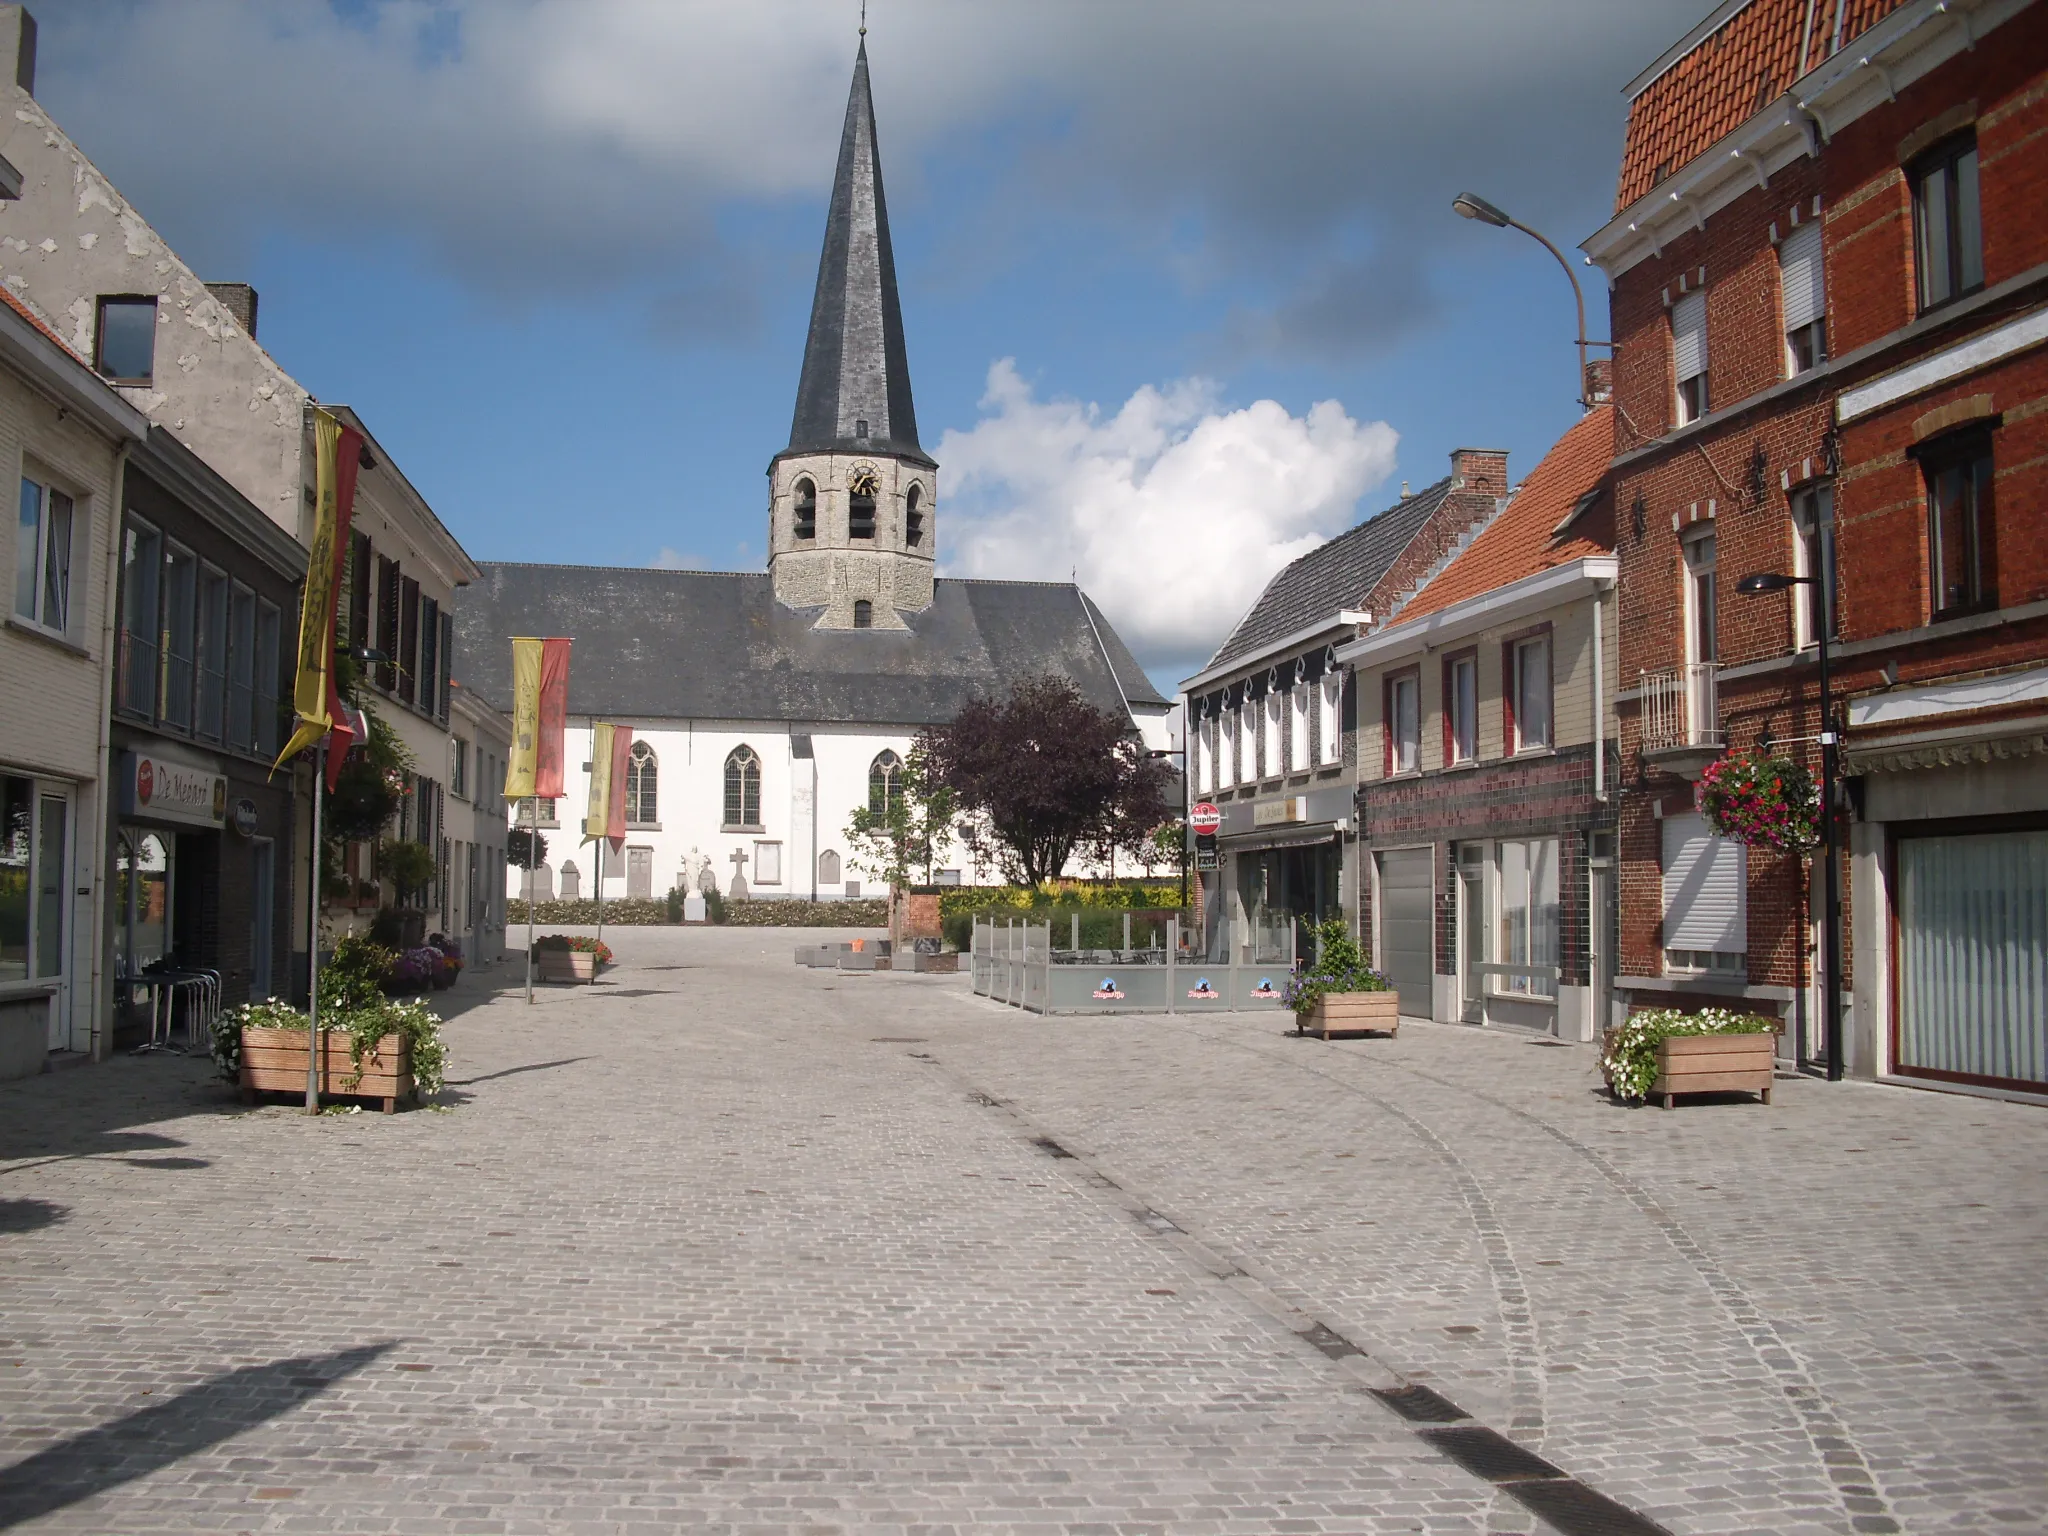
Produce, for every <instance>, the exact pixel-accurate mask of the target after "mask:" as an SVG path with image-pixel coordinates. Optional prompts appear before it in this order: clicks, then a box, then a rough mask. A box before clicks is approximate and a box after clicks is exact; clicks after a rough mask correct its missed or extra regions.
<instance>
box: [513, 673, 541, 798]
mask: <svg viewBox="0 0 2048 1536" xmlns="http://www.w3.org/2000/svg"><path fill="white" fill-rule="evenodd" d="M542 644H543V642H541V641H539V640H514V641H513V642H512V757H511V760H510V761H509V762H508V763H507V765H506V768H505V798H506V799H507V800H524V799H526V798H527V796H529V795H531V794H532V793H533V792H534V791H533V776H534V769H535V768H536V766H537V765H538V764H539V761H540V655H541V646H542Z"/></svg>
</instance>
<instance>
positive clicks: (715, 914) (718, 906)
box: [704, 890, 728, 923]
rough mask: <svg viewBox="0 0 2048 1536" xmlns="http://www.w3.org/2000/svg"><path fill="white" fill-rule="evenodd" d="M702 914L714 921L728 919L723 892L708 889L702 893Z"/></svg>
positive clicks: (719, 921)
mask: <svg viewBox="0 0 2048 1536" xmlns="http://www.w3.org/2000/svg"><path fill="white" fill-rule="evenodd" d="M704 916H705V917H706V918H707V919H709V920H710V921H711V922H714V923H723V922H725V921H727V920H728V913H727V909H726V902H725V892H723V891H719V890H710V891H706V892H705V893H704Z"/></svg>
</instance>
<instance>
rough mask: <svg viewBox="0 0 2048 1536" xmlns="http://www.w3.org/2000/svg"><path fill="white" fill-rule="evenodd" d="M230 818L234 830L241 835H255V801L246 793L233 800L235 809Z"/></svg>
mask: <svg viewBox="0 0 2048 1536" xmlns="http://www.w3.org/2000/svg"><path fill="white" fill-rule="evenodd" d="M230 820H231V821H233V823H234V827H235V830H236V831H237V832H239V833H241V834H242V836H244V837H254V836H255V835H256V802H255V801H254V800H251V799H250V798H249V797H248V796H247V795H244V796H243V797H242V798H241V799H239V800H237V801H236V802H235V809H234V811H233V813H232V814H231V816H230Z"/></svg>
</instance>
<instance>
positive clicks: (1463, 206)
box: [1451, 192, 1614, 406]
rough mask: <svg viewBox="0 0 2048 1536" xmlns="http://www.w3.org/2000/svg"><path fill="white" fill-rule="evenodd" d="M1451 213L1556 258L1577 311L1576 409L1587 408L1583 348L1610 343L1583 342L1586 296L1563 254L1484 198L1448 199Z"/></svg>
mask: <svg viewBox="0 0 2048 1536" xmlns="http://www.w3.org/2000/svg"><path fill="white" fill-rule="evenodd" d="M1451 212H1453V213H1455V214H1456V215H1457V216H1458V217H1459V218H1461V219H1474V220H1477V221H1478V222H1479V223H1481V224H1491V225H1492V226H1493V227H1494V228H1495V229H1519V230H1520V231H1521V232H1522V233H1523V234H1525V235H1527V236H1528V237H1529V238H1530V239H1532V240H1535V241H1536V242H1538V243H1539V244H1540V245H1542V247H1543V249H1545V250H1546V251H1548V252H1550V254H1551V255H1553V256H1555V257H1556V258H1557V264H1558V265H1559V266H1560V267H1563V268H1564V275H1565V276H1566V277H1567V278H1569V279H1570V280H1571V285H1572V299H1573V301H1574V302H1575V303H1576V304H1577V305H1578V307H1579V394H1578V401H1579V404H1580V405H1585V406H1590V405H1591V404H1592V402H1591V401H1590V400H1588V399H1587V398H1586V393H1587V391H1586V348H1588V347H1607V348H1610V349H1611V348H1612V347H1613V345H1614V343H1612V342H1610V341H1588V340H1586V293H1585V290H1584V289H1583V288H1581V287H1580V286H1579V274H1578V273H1576V272H1574V271H1573V270H1572V264H1571V263H1570V262H1568V261H1566V260H1565V259H1564V252H1563V251H1560V250H1559V249H1558V248H1557V247H1556V246H1554V245H1552V244H1551V243H1550V241H1549V240H1547V239H1545V238H1544V236H1543V235H1542V234H1541V233H1540V232H1539V231H1537V230H1533V229H1531V228H1530V227H1529V226H1528V225H1526V224H1524V223H1521V222H1520V221H1519V220H1516V219H1513V218H1510V217H1509V216H1508V215H1507V214H1506V213H1505V212H1503V211H1502V210H1501V209H1499V208H1496V207H1494V205H1493V204H1492V203H1489V202H1488V201H1487V200H1486V199H1485V198H1483V197H1476V196H1474V195H1473V194H1472V193H1470V192H1460V193H1459V194H1458V195H1457V196H1456V197H1454V198H1452V199H1451Z"/></svg>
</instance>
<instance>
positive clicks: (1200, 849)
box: [1195, 832, 1217, 870]
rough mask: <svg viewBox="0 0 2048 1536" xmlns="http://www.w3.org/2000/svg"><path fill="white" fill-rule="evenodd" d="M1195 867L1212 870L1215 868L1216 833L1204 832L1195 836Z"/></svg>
mask: <svg viewBox="0 0 2048 1536" xmlns="http://www.w3.org/2000/svg"><path fill="white" fill-rule="evenodd" d="M1195 868H1196V869H1197V870H1213V869H1215V868H1217V859H1216V834H1215V833H1213V832H1204V833H1202V834H1200V835H1199V836H1197V837H1196V838H1195Z"/></svg>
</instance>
